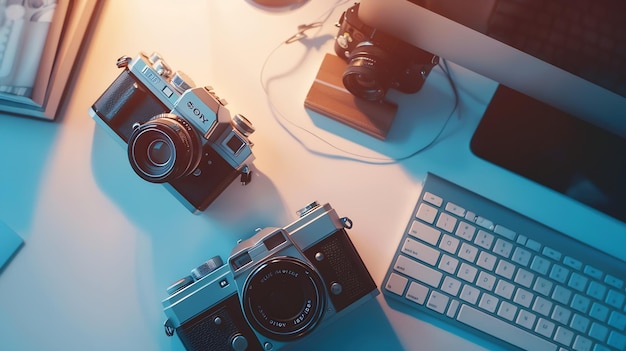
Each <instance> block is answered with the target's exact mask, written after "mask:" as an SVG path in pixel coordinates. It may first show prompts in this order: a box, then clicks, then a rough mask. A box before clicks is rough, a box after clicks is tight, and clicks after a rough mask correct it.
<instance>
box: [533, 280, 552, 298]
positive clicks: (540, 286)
mask: <svg viewBox="0 0 626 351" xmlns="http://www.w3.org/2000/svg"><path fill="white" fill-rule="evenodd" d="M553 285H554V283H552V282H551V281H549V280H547V279H545V278H543V277H539V278H537V280H536V281H535V285H534V286H533V290H534V291H535V292H537V293H539V294H541V295H543V296H550V291H552V286H553Z"/></svg>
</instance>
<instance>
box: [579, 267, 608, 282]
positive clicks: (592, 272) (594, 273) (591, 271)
mask: <svg viewBox="0 0 626 351" xmlns="http://www.w3.org/2000/svg"><path fill="white" fill-rule="evenodd" d="M584 272H585V274H587V275H589V276H590V277H592V278H595V279H602V275H603V274H604V273H602V271H601V270H599V269H597V268H596V267H593V266H585V269H584Z"/></svg>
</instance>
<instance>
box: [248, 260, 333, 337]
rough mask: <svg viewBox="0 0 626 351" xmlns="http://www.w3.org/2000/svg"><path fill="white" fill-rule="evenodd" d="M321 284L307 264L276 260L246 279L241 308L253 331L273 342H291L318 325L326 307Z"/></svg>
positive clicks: (267, 262) (270, 261) (319, 278)
mask: <svg viewBox="0 0 626 351" xmlns="http://www.w3.org/2000/svg"><path fill="white" fill-rule="evenodd" d="M324 291H325V289H324V284H323V281H322V278H321V277H320V276H319V274H318V273H317V272H316V271H315V270H314V269H313V268H312V267H311V266H309V265H308V264H307V263H305V262H303V261H301V260H299V259H297V258H294V257H286V256H285V257H276V258H273V259H270V260H268V261H266V262H264V263H261V264H260V265H259V266H258V267H256V268H255V269H254V271H253V272H252V273H251V274H250V275H249V276H248V278H247V279H246V283H245V285H244V289H243V297H242V302H243V303H242V305H243V310H244V314H245V315H246V318H247V320H248V321H249V322H250V323H251V325H252V326H253V328H254V329H255V330H256V331H258V332H259V333H261V334H263V335H265V336H267V337H269V338H272V339H275V340H283V341H288V340H295V339H297V338H300V337H302V336H304V335H306V334H308V333H309V332H311V331H312V330H313V329H314V328H315V327H316V326H317V325H318V324H319V322H320V320H321V317H322V314H323V312H324V308H325V304H326V295H325V292H324Z"/></svg>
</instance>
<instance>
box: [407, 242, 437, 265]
mask: <svg viewBox="0 0 626 351" xmlns="http://www.w3.org/2000/svg"><path fill="white" fill-rule="evenodd" d="M402 252H403V253H405V254H407V255H409V256H411V257H414V258H417V259H418V260H420V261H422V262H425V263H428V264H430V265H431V266H434V265H435V264H437V260H439V250H436V249H433V248H432V247H430V246H428V245H425V244H422V243H421V242H419V241H416V240H413V239H411V238H407V239H406V240H405V241H404V245H403V246H402Z"/></svg>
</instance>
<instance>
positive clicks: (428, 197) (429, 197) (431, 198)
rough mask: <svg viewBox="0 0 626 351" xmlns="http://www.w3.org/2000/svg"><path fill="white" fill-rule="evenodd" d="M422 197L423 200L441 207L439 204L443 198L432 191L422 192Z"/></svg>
mask: <svg viewBox="0 0 626 351" xmlns="http://www.w3.org/2000/svg"><path fill="white" fill-rule="evenodd" d="M422 199H424V201H426V202H429V203H431V204H433V205H435V206H437V207H441V205H442V204H443V199H442V198H441V197H439V196H437V195H435V194H433V193H429V192H428V191H427V192H425V193H424V196H423V197H422Z"/></svg>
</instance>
